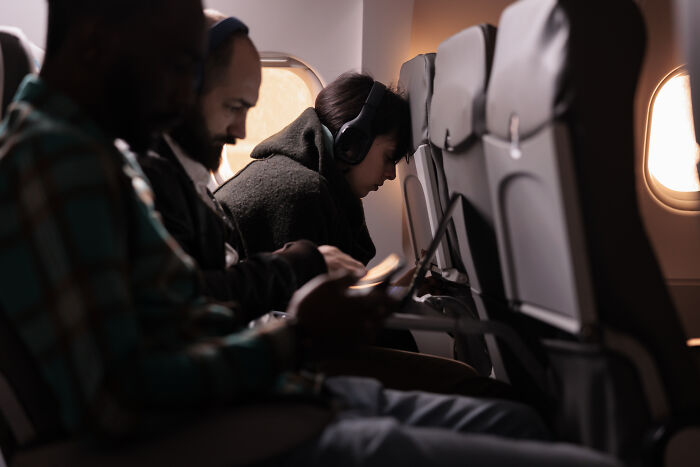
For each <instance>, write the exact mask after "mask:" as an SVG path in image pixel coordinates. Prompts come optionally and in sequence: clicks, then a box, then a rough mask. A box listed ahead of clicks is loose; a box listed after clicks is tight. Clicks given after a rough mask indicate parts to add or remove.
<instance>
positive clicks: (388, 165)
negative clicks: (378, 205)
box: [345, 135, 396, 198]
mask: <svg viewBox="0 0 700 467" xmlns="http://www.w3.org/2000/svg"><path fill="white" fill-rule="evenodd" d="M395 152H396V137H395V136H394V135H379V136H377V137H376V138H374V142H373V143H372V146H371V147H370V149H369V152H367V156H365V158H364V159H363V160H362V162H360V163H359V164H357V165H354V166H351V167H350V168H349V170H348V171H347V172H346V173H345V179H346V180H347V181H348V183H349V184H350V189H351V190H352V192H353V194H354V195H355V196H357V197H358V198H364V197H365V196H367V195H368V194H369V192H370V191H377V190H378V189H379V187H381V186H382V185H383V184H384V182H385V181H386V180H393V179H395V178H396V163H395V162H394V156H395Z"/></svg>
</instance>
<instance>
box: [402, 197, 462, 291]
mask: <svg viewBox="0 0 700 467" xmlns="http://www.w3.org/2000/svg"><path fill="white" fill-rule="evenodd" d="M459 198H460V195H458V194H456V193H455V194H453V195H452V197H451V198H450V202H449V203H448V205H447V209H445V212H444V213H443V215H442V218H441V219H440V223H439V224H438V228H437V231H436V232H435V235H433V240H432V241H431V242H430V246H429V247H428V251H426V252H425V255H423V257H422V258H421V259H420V261H419V262H418V267H416V272H415V273H414V274H413V279H411V284H410V285H409V287H408V292H407V295H406V296H405V297H404V299H406V300H408V299H410V298H411V297H413V294H414V293H415V291H416V290H418V287H420V286H421V284H422V283H423V280H424V279H425V275H426V273H427V272H428V269H429V268H430V264H431V261H432V259H433V256H435V252H436V251H437V249H438V246H440V242H441V241H442V238H443V237H444V236H445V232H446V231H447V226H448V225H449V223H450V220H451V219H452V213H453V212H454V210H455V208H456V207H457V204H459Z"/></svg>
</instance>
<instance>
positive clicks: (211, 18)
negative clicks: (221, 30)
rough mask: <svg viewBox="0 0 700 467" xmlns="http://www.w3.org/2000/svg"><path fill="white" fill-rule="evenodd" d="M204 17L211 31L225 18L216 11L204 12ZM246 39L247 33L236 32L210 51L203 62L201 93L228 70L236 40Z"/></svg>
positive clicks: (212, 85)
mask: <svg viewBox="0 0 700 467" xmlns="http://www.w3.org/2000/svg"><path fill="white" fill-rule="evenodd" d="M204 17H205V18H206V22H207V29H211V28H212V27H213V26H214V25H215V24H216V23H218V22H219V21H221V20H223V19H225V18H226V16H225V15H223V14H222V13H220V12H218V11H216V10H209V9H207V10H204ZM241 37H243V38H246V39H247V40H250V38H249V37H248V33H247V32H245V31H242V30H241V31H236V32H234V33H233V34H231V35H229V37H228V38H226V40H224V41H223V42H222V43H221V44H219V46H218V47H216V48H215V49H214V50H212V51H210V52H209V54H208V55H207V57H206V59H205V60H204V76H203V87H202V92H204V93H205V92H207V91H208V90H210V89H211V88H212V87H214V86H215V85H216V84H218V83H219V80H220V79H222V77H223V76H224V73H225V70H227V69H228V67H229V65H230V64H231V60H233V45H234V44H235V42H236V39H238V38H241Z"/></svg>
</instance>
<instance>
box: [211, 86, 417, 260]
mask: <svg viewBox="0 0 700 467" xmlns="http://www.w3.org/2000/svg"><path fill="white" fill-rule="evenodd" d="M410 128H411V123H410V110H409V106H408V103H407V101H406V100H405V99H404V98H402V97H401V96H400V95H399V94H398V93H397V92H395V91H393V90H391V89H387V88H386V86H384V85H383V84H382V83H379V82H377V81H374V80H373V79H372V78H371V77H369V76H367V75H364V74H358V73H346V74H343V75H341V76H340V77H339V78H337V79H336V80H335V81H333V82H332V83H330V84H329V85H328V86H326V87H325V88H324V89H323V90H322V91H321V92H320V93H319V95H318V97H317V98H316V103H315V107H313V108H309V109H306V110H305V111H304V112H303V113H302V114H301V115H300V116H299V117H298V118H297V119H296V120H295V121H293V122H292V123H291V124H290V125H289V126H287V127H286V128H285V129H283V130H282V131H281V132H279V133H277V134H276V135H274V136H272V137H270V138H269V139H267V140H265V141H263V142H262V143H260V144H259V145H258V146H257V147H256V148H255V149H254V150H253V153H252V154H251V157H252V158H253V159H254V161H253V162H252V163H250V164H249V165H248V166H247V167H246V168H244V169H243V170H242V171H241V172H239V173H238V174H237V175H236V176H235V177H233V178H232V179H231V180H229V181H228V182H226V183H225V184H223V185H222V186H221V187H220V188H219V189H218V190H217V192H216V194H215V196H216V198H217V199H218V200H219V202H220V203H221V204H222V205H223V206H224V208H225V209H226V210H227V211H228V212H229V213H230V215H231V216H232V217H233V218H235V219H236V221H237V223H238V225H239V227H240V229H241V234H242V236H243V240H244V243H245V247H246V251H247V253H248V254H252V253H256V252H260V251H270V250H274V249H277V248H280V247H281V246H282V245H284V244H285V243H286V242H289V241H292V240H298V239H308V240H311V241H313V242H315V243H317V244H329V245H333V246H336V247H338V248H339V249H340V250H342V251H343V252H345V253H347V254H349V255H350V256H352V257H353V258H355V259H356V260H358V261H360V262H362V263H363V264H367V263H368V262H369V260H370V259H372V258H373V257H374V255H375V253H376V250H375V247H374V243H373V242H372V238H371V237H370V234H369V231H368V230H367V225H366V223H365V216H364V210H363V207H362V201H361V199H362V198H363V197H365V196H366V195H367V194H368V193H369V192H370V191H376V190H378V189H379V188H380V187H381V186H382V184H383V183H384V182H385V181H386V180H393V179H394V178H395V176H396V169H395V165H396V163H397V162H398V161H399V160H400V159H401V158H402V157H403V156H405V155H406V154H407V153H408V149H409V145H410V138H411V135H410V131H411V130H410Z"/></svg>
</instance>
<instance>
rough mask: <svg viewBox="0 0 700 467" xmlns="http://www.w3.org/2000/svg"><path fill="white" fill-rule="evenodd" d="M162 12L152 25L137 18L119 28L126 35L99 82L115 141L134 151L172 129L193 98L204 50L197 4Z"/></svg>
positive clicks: (189, 0) (195, 0) (188, 0)
mask: <svg viewBox="0 0 700 467" xmlns="http://www.w3.org/2000/svg"><path fill="white" fill-rule="evenodd" d="M163 10H164V11H162V12H161V14H160V15H159V16H158V18H157V20H156V21H147V20H146V19H145V18H139V19H137V20H135V21H134V22H133V24H129V25H124V26H122V28H124V29H126V28H127V26H128V28H129V31H121V32H122V33H123V34H121V35H119V39H118V43H116V44H115V46H114V47H115V48H116V52H115V53H114V59H113V61H112V62H111V63H110V66H111V68H112V72H111V73H110V72H109V71H107V72H106V73H105V74H106V76H105V78H104V79H105V81H106V83H107V94H108V95H107V96H106V100H107V102H108V105H109V106H110V107H111V108H112V109H113V112H114V119H115V120H116V122H117V123H116V127H117V129H118V133H120V134H117V136H118V137H121V138H123V139H125V140H126V141H127V142H129V143H130V144H131V145H132V147H134V149H136V150H143V149H145V148H146V147H148V145H149V144H150V142H151V138H152V136H153V135H154V134H155V133H156V132H160V131H164V130H167V129H168V128H170V127H171V126H172V125H173V124H174V123H176V122H177V121H178V119H179V118H181V116H182V115H183V113H184V112H185V111H186V110H187V108H188V107H190V106H192V105H193V103H194V98H195V89H194V83H195V79H196V75H197V73H198V70H199V66H200V63H201V58H202V55H203V49H204V44H205V34H204V16H203V12H202V5H201V1H200V0H183V1H180V2H178V3H177V8H168V9H163ZM116 32H118V31H115V33H116Z"/></svg>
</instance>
